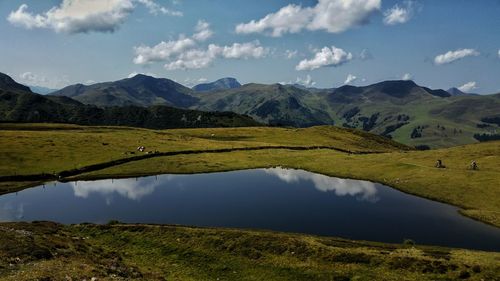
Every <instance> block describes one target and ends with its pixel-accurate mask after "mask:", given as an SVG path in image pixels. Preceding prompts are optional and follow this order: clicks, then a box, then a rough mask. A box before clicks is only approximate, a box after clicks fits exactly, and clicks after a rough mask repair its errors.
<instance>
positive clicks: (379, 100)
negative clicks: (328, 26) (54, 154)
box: [12, 75, 500, 149]
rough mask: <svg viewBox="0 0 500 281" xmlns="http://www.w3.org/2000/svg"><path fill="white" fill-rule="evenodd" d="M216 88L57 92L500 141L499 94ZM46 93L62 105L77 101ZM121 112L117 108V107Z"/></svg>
mask: <svg viewBox="0 0 500 281" xmlns="http://www.w3.org/2000/svg"><path fill="white" fill-rule="evenodd" d="M221 83H222V82H221ZM235 83H236V82H235ZM216 84H217V83H216ZM219 84H220V83H219ZM222 84H224V83H222ZM214 85H215V84H213V85H212V84H206V85H201V86H200V87H201V88H200V89H201V90H200V91H198V92H196V91H194V90H191V89H189V88H186V87H184V86H182V85H180V84H178V83H176V82H174V81H171V80H168V79H159V78H153V77H149V76H145V75H137V76H135V77H133V78H127V79H123V80H119V81H115V82H106V83H99V84H95V85H89V86H84V85H81V84H77V85H73V86H68V87H66V88H64V89H62V90H60V91H57V92H55V93H54V94H56V95H57V96H59V97H62V96H68V97H71V98H73V99H76V100H77V101H80V102H82V103H84V104H88V105H95V106H98V107H107V106H129V108H128V109H125V110H124V112H126V114H122V115H129V114H130V116H134V118H135V119H137V118H139V117H138V116H144V118H153V119H154V118H156V117H155V116H157V112H158V110H156V111H155V112H151V110H145V111H142V110H141V109H140V108H139V107H148V106H153V105H168V106H173V107H177V108H184V109H188V108H189V109H193V110H202V111H231V112H235V113H237V114H243V115H248V116H251V117H252V118H254V119H255V120H257V121H259V122H262V123H266V124H269V125H272V126H293V127H309V126H315V125H335V126H339V127H346V128H356V129H360V130H364V131H368V132H371V133H375V134H379V135H382V136H385V137H388V138H393V139H394V140H396V141H399V142H402V143H405V144H407V145H411V146H418V147H419V148H422V149H426V148H436V147H449V146H454V145H462V144H468V143H475V142H479V141H485V140H495V139H500V133H499V129H500V127H499V126H500V125H499V124H498V122H496V121H495V120H496V118H500V113H499V112H500V94H497V95H488V96H480V95H469V94H465V93H463V94H456V93H455V92H456V91H455V92H454V91H452V93H454V94H450V93H449V92H447V91H444V90H439V89H438V90H432V89H429V88H426V87H423V86H419V85H417V84H415V83H414V82H413V81H384V82H380V83H376V84H373V85H368V86H364V87H355V86H348V85H346V86H342V87H339V88H336V89H323V90H321V89H315V88H314V89H312V88H311V89H309V88H305V87H298V86H296V85H280V84H273V85H263V84H254V83H251V84H246V85H243V86H237V85H236V84H235V85H233V86H234V87H233V86H231V85H229V86H228V85H226V84H224V85H222V86H220V85H219V86H220V87H218V86H217V87H215V86H214ZM212 86H214V87H212ZM204 90H207V91H204ZM47 98H48V99H50V100H52V101H56V102H58V103H67V102H69V103H72V101H69V100H66V101H63V100H55V98H53V97H50V96H49V97H47ZM130 106H136V107H133V108H132V107H130ZM93 110H96V109H93ZM116 111H119V110H117V109H115V110H114V111H113V112H116ZM171 111H173V109H171ZM29 112H31V111H29ZM30 114H31V113H30ZM193 114H194V113H193ZM188 115H192V114H188ZM202 115H203V114H202ZM112 116H113V114H111V115H110V117H112ZM177 116H179V114H177ZM193 116H194V115H193ZM197 116H198V115H197ZM197 116H196V118H197ZM120 118H121V117H120ZM139 119H141V118H139ZM491 120H493V121H491ZM12 121H14V120H12ZM31 121H36V122H38V121H40V120H39V119H31ZM490 121H491V122H490ZM152 122H153V123H156V122H157V121H152ZM77 123H78V124H90V123H82V122H77ZM150 123H151V122H149V121H146V119H142V121H138V122H128V123H123V122H115V123H109V122H108V123H106V124H108V125H130V126H146V127H150V128H159V126H155V127H153V126H151V124H150ZM234 123H235V124H238V122H234ZM98 124H101V123H98ZM242 125H244V123H242ZM175 126H179V125H174V127H175ZM186 126H187V127H196V126H197V125H195V124H192V125H184V127H186ZM163 127H164V128H166V126H163ZM167 127H172V126H167Z"/></svg>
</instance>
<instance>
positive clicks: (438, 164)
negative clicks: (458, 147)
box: [436, 159, 446, 168]
mask: <svg viewBox="0 0 500 281" xmlns="http://www.w3.org/2000/svg"><path fill="white" fill-rule="evenodd" d="M436 168H446V166H445V165H443V161H441V160H440V159H438V160H437V161H436Z"/></svg>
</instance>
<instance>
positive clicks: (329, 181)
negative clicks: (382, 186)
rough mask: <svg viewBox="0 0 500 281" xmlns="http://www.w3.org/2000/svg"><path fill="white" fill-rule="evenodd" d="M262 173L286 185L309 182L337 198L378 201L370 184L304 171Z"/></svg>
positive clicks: (275, 170) (374, 189)
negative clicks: (302, 181)
mask: <svg viewBox="0 0 500 281" xmlns="http://www.w3.org/2000/svg"><path fill="white" fill-rule="evenodd" d="M264 172H266V173H267V174H271V175H275V176H277V177H278V178H279V179H281V180H282V181H284V182H287V183H296V182H298V181H300V180H310V181H312V182H313V184H314V187H316V189H317V190H319V191H323V192H327V191H333V192H335V194H336V195H338V196H345V195H350V196H356V197H357V198H358V199H361V200H366V201H369V202H377V201H378V197H377V188H376V187H375V184H374V183H372V182H368V181H361V180H351V179H341V178H333V177H328V176H325V175H320V174H315V173H311V172H307V171H304V170H293V169H283V168H271V169H264Z"/></svg>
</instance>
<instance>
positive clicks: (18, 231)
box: [0, 222, 500, 281]
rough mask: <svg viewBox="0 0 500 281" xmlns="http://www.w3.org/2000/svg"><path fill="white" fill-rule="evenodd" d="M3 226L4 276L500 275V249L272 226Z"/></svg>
mask: <svg viewBox="0 0 500 281" xmlns="http://www.w3.org/2000/svg"><path fill="white" fill-rule="evenodd" d="M0 232H1V233H2V235H1V236H0V278H1V279H2V280H16V281H17V280H65V279H66V280H68V278H71V279H72V280H84V279H86V280H90V279H91V278H92V277H96V278H98V280H457V279H460V278H463V277H467V279H468V280H497V279H495V278H498V273H499V271H500V267H499V263H498V260H499V259H500V254H499V253H488V252H479V251H468V250H458V249H448V248H440V247H428V246H425V247H424V246H418V245H417V246H413V245H403V244H400V245H395V244H382V243H373V242H364V241H352V240H346V239H339V238H328V237H317V236H311V235H299V234H285V233H276V232H268V231H254V230H234V229H213V228H193V227H180V226H157V225H122V224H113V225H74V226H63V225H59V224H54V223H48V222H38V223H32V224H29V223H3V224H0ZM49 277H50V278H51V279H43V278H49Z"/></svg>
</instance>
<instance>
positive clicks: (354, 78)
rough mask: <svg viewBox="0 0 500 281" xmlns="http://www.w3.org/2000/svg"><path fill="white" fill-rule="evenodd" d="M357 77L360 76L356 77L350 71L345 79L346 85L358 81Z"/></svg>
mask: <svg viewBox="0 0 500 281" xmlns="http://www.w3.org/2000/svg"><path fill="white" fill-rule="evenodd" d="M357 79H358V77H356V76H355V75H353V74H350V73H349V75H347V78H346V79H345V81H344V84H345V85H347V84H351V83H352V82H354V81H356V80H357Z"/></svg>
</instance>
